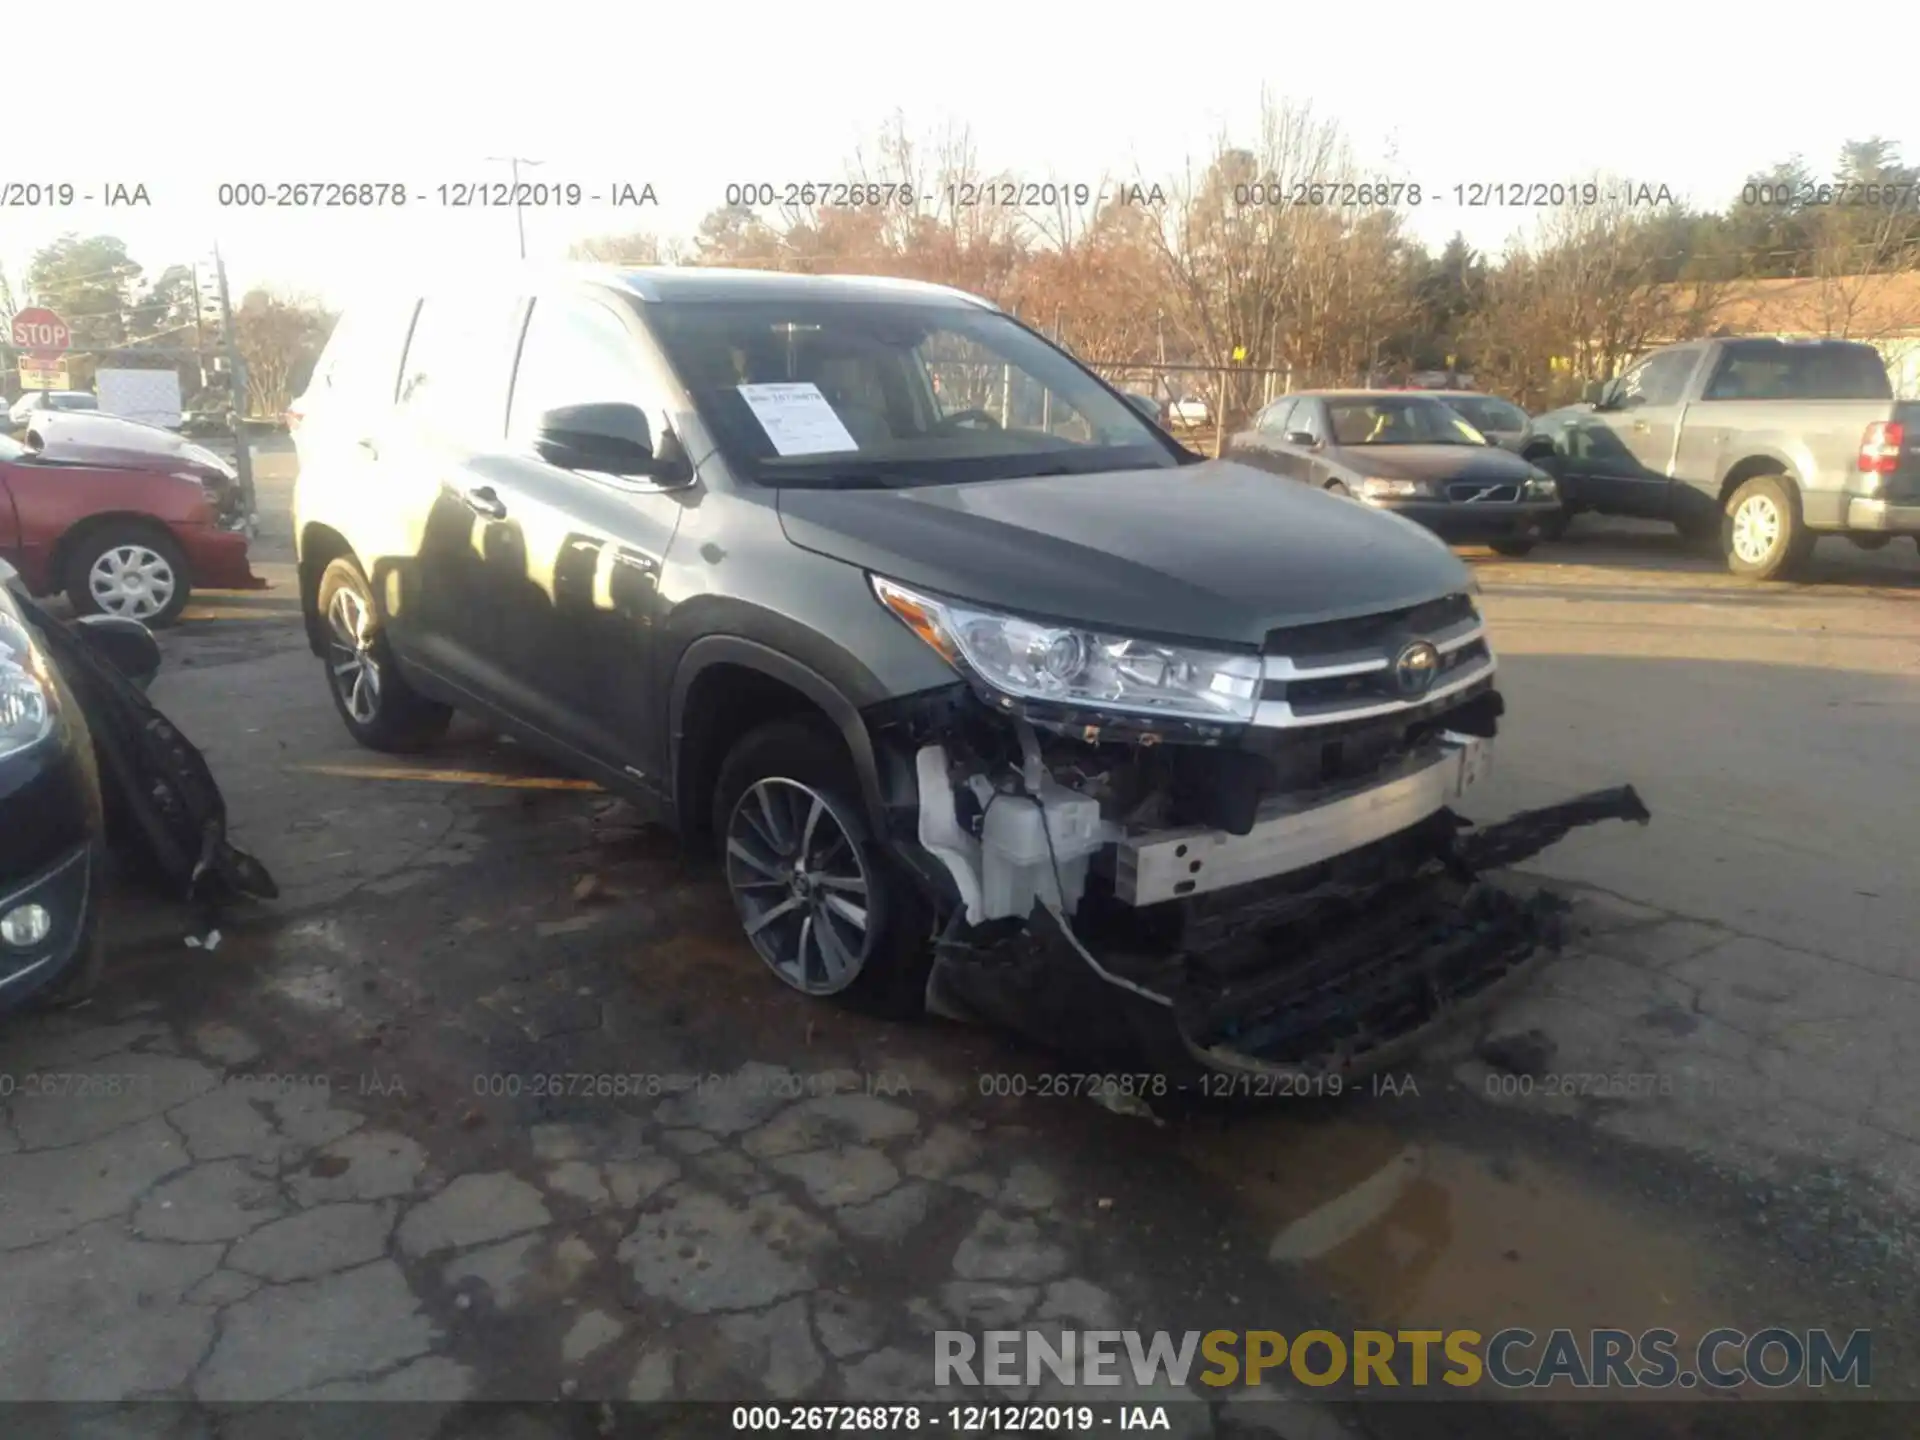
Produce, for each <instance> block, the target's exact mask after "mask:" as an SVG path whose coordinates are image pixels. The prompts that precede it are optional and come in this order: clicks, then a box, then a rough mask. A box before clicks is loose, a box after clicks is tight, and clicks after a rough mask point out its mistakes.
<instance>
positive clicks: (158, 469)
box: [0, 413, 266, 626]
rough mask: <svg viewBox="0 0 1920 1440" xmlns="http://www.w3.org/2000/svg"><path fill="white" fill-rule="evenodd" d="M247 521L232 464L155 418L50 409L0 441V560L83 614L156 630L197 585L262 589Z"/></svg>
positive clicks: (34, 588)
mask: <svg viewBox="0 0 1920 1440" xmlns="http://www.w3.org/2000/svg"><path fill="white" fill-rule="evenodd" d="M250 523H251V516H250V515H249V514H248V513H247V510H246V506H245V503H244V500H243V498H242V493H241V488H240V485H239V482H238V478H237V476H236V475H235V472H234V469H233V467H232V466H231V465H229V464H227V462H226V461H225V460H223V459H221V458H220V457H219V456H218V455H216V454H214V453H213V452H212V451H211V450H208V449H206V448H205V447H203V446H200V445H195V444H192V443H191V442H189V441H186V440H183V439H181V438H180V437H179V436H177V435H174V434H171V433H170V432H168V431H166V430H162V429H159V428H158V427H156V426H152V425H142V424H139V423H138V422H136V421H132V420H121V419H118V418H115V417H113V416H107V415H79V414H73V415H69V414H53V413H47V414H42V415H39V416H36V417H35V419H34V421H33V423H32V424H31V425H30V426H29V428H28V430H27V433H26V436H25V438H24V442H22V443H16V442H15V441H13V440H11V439H7V438H5V437H0V560H6V561H8V562H9V563H11V564H12V565H13V566H14V568H15V569H17V570H18V571H19V572H20V576H21V578H22V580H23V581H24V583H25V585H26V587H27V590H28V592H29V593H30V594H33V595H49V594H54V593H56V592H60V591H64V592H65V593H66V596H67V599H68V601H69V603H71V604H72V606H73V608H74V609H75V610H76V611H78V612H79V613H80V614H83V615H94V614H102V615H119V616H123V617H125V618H127V619H131V620H139V621H142V622H143V623H145V624H148V625H154V626H164V625H168V624H171V623H172V622H173V621H174V620H175V619H177V618H178V616H179V614H180V612H181V611H182V610H184V609H185V608H186V605H187V601H188V598H189V597H190V595H191V594H192V592H193V591H194V589H196V588H204V589H213V590H257V589H260V588H262V587H263V586H264V585H265V584H266V582H265V581H264V580H262V579H260V578H259V577H257V576H256V575H254V573H253V571H252V568H251V567H250V566H249V564H248V561H247V548H248V544H249V535H248V531H249V529H250Z"/></svg>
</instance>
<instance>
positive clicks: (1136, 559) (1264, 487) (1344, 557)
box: [780, 460, 1472, 646]
mask: <svg viewBox="0 0 1920 1440" xmlns="http://www.w3.org/2000/svg"><path fill="white" fill-rule="evenodd" d="M780 518H781V523H782V525H783V526H784V527H785V529H786V533H787V537H788V538H789V539H790V540H792V541H793V543H794V544H796V545H798V546H801V547H802V548H804V549H807V550H812V551H815V552H817V553H819V554H822V555H828V556H831V557H833V558H834V559H836V560H843V561H845V562H847V563H848V564H851V565H858V566H860V567H861V568H862V569H865V570H870V571H873V572H876V573H878V574H881V575H885V576H888V577H890V578H892V579H895V580H899V581H901V582H902V583H903V584H907V585H913V586H918V587H921V588H924V589H927V590H931V591H935V592H937V593H940V594H944V595H947V596H950V597H952V598H955V599H959V600H971V601H974V602H975V603H977V604H980V605H982V606H985V607H991V608H994V609H1000V610H1011V611H1016V612H1019V613H1022V614H1026V615H1031V616H1033V617H1035V618H1038V619H1048V620H1063V621H1074V622H1077V623H1080V624H1084V625H1090V626H1097V627H1100V628H1106V629H1111V630H1115V631H1119V632H1123V633H1126V634H1133V635H1141V636H1161V637H1165V638H1170V639H1174V638H1184V639H1192V640H1212V641H1219V642H1225V643H1230V644H1235V645H1250V646H1257V645H1259V644H1260V643H1261V642H1262V641H1263V640H1264V639H1265V637H1266V633H1267V632H1268V631H1269V630H1272V629H1275V628H1277V627H1279V626H1283V625H1301V624H1311V623H1314V622H1316V621H1320V620H1336V619H1343V618H1345V617H1348V616H1353V615H1365V614H1369V613H1372V612H1374V611H1380V610H1393V609H1398V608H1401V607H1403V606H1410V605H1417V604H1419V603H1421V602H1422V601H1425V600H1431V599H1434V598H1436V597H1438V596H1441V595H1446V594H1452V593H1456V592H1458V591H1461V590H1465V589H1468V588H1469V587H1470V585H1471V583H1472V582H1471V579H1470V576H1469V574H1468V571H1467V568H1466V566H1465V565H1464V564H1462V563H1461V561H1460V560H1459V559H1458V557H1456V556H1455V555H1454V554H1453V553H1452V552H1451V551H1450V550H1448V549H1447V547H1446V546H1445V545H1444V544H1443V543H1442V542H1441V541H1439V540H1437V539H1436V538H1434V537H1433V536H1432V535H1431V534H1429V533H1428V532H1427V531H1425V530H1423V529H1421V528H1420V527H1419V526H1417V525H1414V524H1412V523H1411V522H1409V521H1406V520H1402V519H1401V518H1399V517H1398V516H1395V515H1385V514H1381V513H1380V512H1378V511H1375V510H1372V509H1369V508H1368V507H1367V506H1364V505H1360V504H1356V503H1355V502H1354V501H1352V500H1347V499H1342V498H1340V497H1338V496H1333V495H1327V494H1324V493H1322V492H1320V491H1318V490H1309V489H1307V488H1306V487H1305V486H1303V485H1299V484H1295V483H1293V482H1291V481H1286V480H1278V479H1275V478H1274V477H1273V476H1271V475H1267V474H1265V473H1263V472H1261V471H1258V470H1254V469H1251V468H1249V467H1247V466H1243V465H1237V464H1234V463H1232V462H1228V461H1217V460H1216V461H1209V462H1207V463H1205V464H1202V465H1191V466H1183V467H1181V468H1180V469H1177V470H1127V471H1110V472H1106V473H1103V474H1096V475H1050V476H1041V477H1036V478H1033V479H1027V480H990V481H978V482H973V483H969V484H961V485H929V486H919V487H912V488H905V489H897V490H871V489H858V490H827V489H806V490H799V489H789V490H783V491H782V492H781V494H780Z"/></svg>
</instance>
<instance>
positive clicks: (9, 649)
mask: <svg viewBox="0 0 1920 1440" xmlns="http://www.w3.org/2000/svg"><path fill="white" fill-rule="evenodd" d="M45 664H46V662H45V661H44V660H42V659H41V658H40V652H39V651H38V650H37V649H35V648H34V644H33V640H32V637H30V636H29V635H28V634H27V627H26V626H25V625H24V624H23V623H22V622H21V620H20V616H19V613H18V612H17V611H16V610H15V609H14V608H13V602H12V601H11V600H9V599H8V598H7V594H6V591H5V590H4V589H0V760H4V759H6V758H7V757H8V756H9V755H13V754H16V753H18V752H19V751H22V750H25V749H27V748H29V747H30V746H33V745H37V744H39V743H40V742H41V741H42V740H44V739H46V738H47V735H48V734H49V732H51V731H52V729H53V699H52V689H53V687H52V685H51V684H50V683H49V681H48V679H47V675H46V671H45V669H44V666H45Z"/></svg>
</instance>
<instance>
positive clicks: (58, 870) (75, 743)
mask: <svg viewBox="0 0 1920 1440" xmlns="http://www.w3.org/2000/svg"><path fill="white" fill-rule="evenodd" d="M159 668H160V649H159V646H158V645H157V644H156V643H155V642H154V639H153V636H152V634H151V632H149V631H148V630H147V628H146V627H145V626H144V625H142V624H140V623H139V622H138V621H136V620H129V619H125V618H123V617H120V616H111V615H92V616H86V617H83V618H81V619H80V620H78V621H75V622H71V623H69V622H67V621H64V620H61V619H59V618H57V617H55V616H53V615H50V614H48V613H47V612H45V611H44V610H42V609H40V607H39V606H37V605H36V604H35V603H34V602H33V600H32V598H31V597H30V596H28V595H27V593H26V589H25V586H24V585H23V584H22V583H21V577H20V576H19V574H18V573H17V572H16V571H14V570H13V569H12V567H11V566H9V565H8V564H7V563H6V562H5V561H4V560H0V1012H5V1011H9V1010H14V1009H18V1008H19V1007H20V1006H22V1005H24V1004H26V1003H28V1002H37V1001H63V1000H68V999H78V998H80V997H82V996H84V995H85V994H86V992H87V991H88V990H90V989H91V988H92V986H93V984H94V982H95V981H96V980H98V978H99V974H100V967H101V962H102V958H103V955H104V953H105V944H106V939H107V935H106V929H105V921H104V918H103V911H104V900H105V891H106V886H107V875H108V865H109V857H110V856H118V857H122V858H126V859H131V860H132V861H133V862H134V869H135V871H136V873H138V874H140V875H142V876H145V877H146V878H148V879H150V880H153V881H156V882H158V885H159V888H160V890H161V893H162V894H164V895H167V896H169V897H171V898H173V899H178V900H186V899H193V898H200V899H205V900H208V901H214V900H218V899H220V898H223V897H225V896H231V895H234V894H250V895H257V896H271V895H273V894H274V893H275V891H274V886H273V881H272V879H271V877H269V876H268V875H267V874H266V872H265V871H264V870H263V869H262V868H261V867H260V865H259V864H258V862H257V861H255V860H253V859H252V858H251V857H250V856H247V855H244V854H242V853H241V852H239V851H237V850H235V849H233V848H232V846H230V845H229V844H228V843H227V841H226V808H225V803H224V801H223V800H222V799H221V796H220V792H219V789H218V787H217V786H216V785H215V784H214V782H213V778H212V775H211V774H210V772H209V771H208V770H207V767H206V764H205V761H204V760H203V758H202V757H201V755H200V753H199V752H198V751H197V750H195V749H194V748H193V746H192V745H190V744H188V743H187V741H186V739H185V738H184V737H183V736H181V735H180V734H179V732H178V731H176V730H174V728H173V727H172V726H171V725H170V724H169V723H168V722H167V720H166V718H165V717H164V716H162V715H161V714H160V713H159V712H158V711H157V710H155V709H154V708H153V707H152V705H151V704H149V703H148V701H147V700H146V698H145V695H144V693H143V692H144V691H145V689H146V686H147V684H148V682H149V681H151V680H152V678H153V676H154V674H155V673H156V672H157V671H158V670H159Z"/></svg>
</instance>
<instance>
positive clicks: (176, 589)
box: [65, 520, 193, 630]
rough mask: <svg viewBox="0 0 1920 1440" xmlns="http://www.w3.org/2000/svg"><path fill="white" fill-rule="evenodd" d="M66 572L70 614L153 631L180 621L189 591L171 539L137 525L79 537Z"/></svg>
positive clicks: (183, 562)
mask: <svg viewBox="0 0 1920 1440" xmlns="http://www.w3.org/2000/svg"><path fill="white" fill-rule="evenodd" d="M66 572H67V573H66V576H65V580H66V585H65V589H66V592H67V602H68V603H69V604H71V605H72V606H73V609H74V613H75V614H77V615H120V616H124V617H125V618H127V619H129V620H138V621H140V622H141V623H142V624H144V625H148V626H151V627H152V628H154V629H156V630H158V629H162V628H164V627H165V626H168V625H171V624H173V622H174V621H176V620H178V619H179V618H180V612H181V611H182V610H184V609H186V608H187V597H188V596H189V595H191V594H192V589H193V587H192V583H191V579H190V577H189V575H188V573H187V559H186V556H184V555H182V554H181V553H180V547H179V545H178V544H177V543H175V541H174V538H173V536H171V535H170V534H168V533H167V531H166V529H165V528H164V527H162V526H160V525H156V524H152V523H149V522H145V521H139V520H128V521H108V522H107V523H105V524H102V525H99V526H96V527H95V528H93V529H91V530H88V531H87V532H86V533H84V534H83V535H81V536H79V537H78V538H77V539H75V540H74V541H73V542H72V545H71V547H70V549H69V550H68V553H67V562H66Z"/></svg>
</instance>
